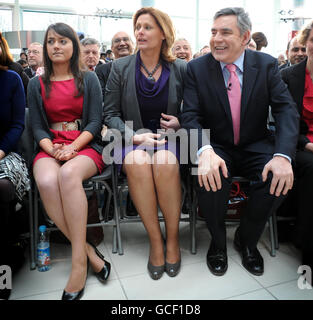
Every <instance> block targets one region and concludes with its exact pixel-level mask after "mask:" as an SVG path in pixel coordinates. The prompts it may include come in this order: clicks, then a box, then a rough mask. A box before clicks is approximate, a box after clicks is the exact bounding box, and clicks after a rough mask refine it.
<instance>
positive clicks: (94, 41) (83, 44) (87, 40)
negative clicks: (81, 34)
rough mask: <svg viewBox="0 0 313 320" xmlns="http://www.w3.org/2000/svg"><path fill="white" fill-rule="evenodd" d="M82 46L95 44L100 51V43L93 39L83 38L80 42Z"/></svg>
mask: <svg viewBox="0 0 313 320" xmlns="http://www.w3.org/2000/svg"><path fill="white" fill-rule="evenodd" d="M80 43H81V45H82V46H84V47H85V46H88V45H93V44H96V45H97V46H98V48H99V49H100V43H99V41H98V40H96V39H94V38H85V39H83V40H82V41H81V42H80Z"/></svg>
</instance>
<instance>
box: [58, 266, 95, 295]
mask: <svg viewBox="0 0 313 320" xmlns="http://www.w3.org/2000/svg"><path fill="white" fill-rule="evenodd" d="M88 269H89V260H87V274H86V280H85V284H84V286H83V288H82V289H81V290H79V291H76V292H66V291H65V290H63V294H62V300H80V299H81V297H82V296H83V294H84V291H85V286H86V282H87V277H88Z"/></svg>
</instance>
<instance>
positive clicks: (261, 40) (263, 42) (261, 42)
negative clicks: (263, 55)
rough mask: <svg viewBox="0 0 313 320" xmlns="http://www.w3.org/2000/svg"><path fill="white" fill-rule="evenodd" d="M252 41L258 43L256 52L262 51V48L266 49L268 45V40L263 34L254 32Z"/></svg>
mask: <svg viewBox="0 0 313 320" xmlns="http://www.w3.org/2000/svg"><path fill="white" fill-rule="evenodd" d="M252 39H253V40H254V42H255V43H256V50H257V51H261V50H262V48H266V47H267V45H268V42H267V38H266V36H265V34H264V33H263V32H254V33H253V34H252Z"/></svg>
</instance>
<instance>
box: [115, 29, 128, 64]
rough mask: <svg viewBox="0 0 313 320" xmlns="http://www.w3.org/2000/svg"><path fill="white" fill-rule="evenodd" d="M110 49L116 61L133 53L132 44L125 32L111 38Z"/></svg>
mask: <svg viewBox="0 0 313 320" xmlns="http://www.w3.org/2000/svg"><path fill="white" fill-rule="evenodd" d="M111 49H112V51H113V53H114V57H115V58H116V59H118V58H121V57H126V56H129V55H130V54H132V53H133V42H132V41H131V39H130V37H129V35H128V34H127V33H126V32H118V33H117V34H115V35H114V37H113V38H112V45H111Z"/></svg>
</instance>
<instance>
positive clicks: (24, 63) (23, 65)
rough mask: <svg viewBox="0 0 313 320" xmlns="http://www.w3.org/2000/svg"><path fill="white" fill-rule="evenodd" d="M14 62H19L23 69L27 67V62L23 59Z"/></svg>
mask: <svg viewBox="0 0 313 320" xmlns="http://www.w3.org/2000/svg"><path fill="white" fill-rule="evenodd" d="M16 62H17V63H19V64H20V65H21V66H22V68H23V69H26V68H27V67H28V62H27V61H26V60H24V59H20V60H17V61H16Z"/></svg>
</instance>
